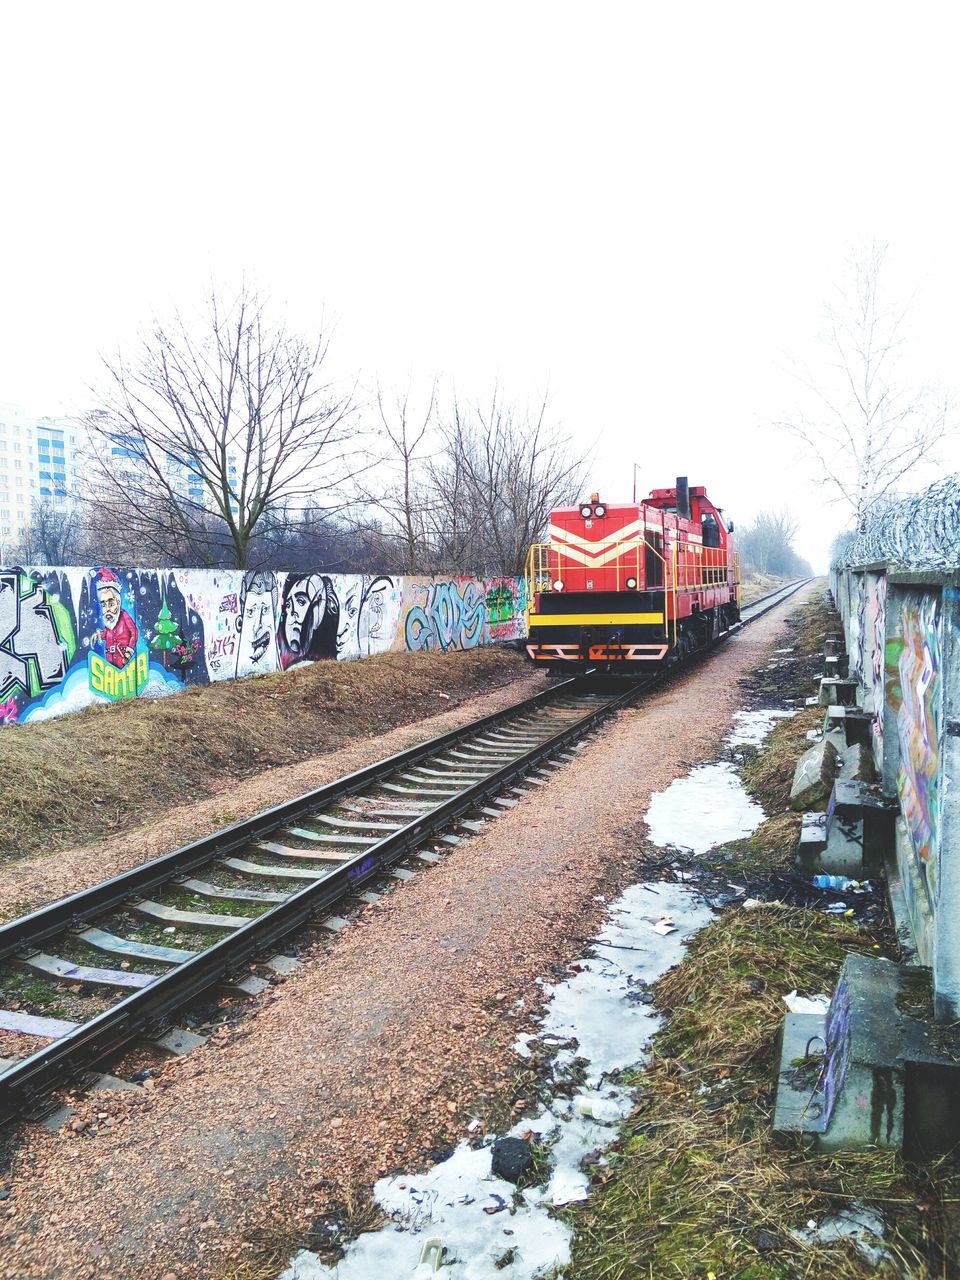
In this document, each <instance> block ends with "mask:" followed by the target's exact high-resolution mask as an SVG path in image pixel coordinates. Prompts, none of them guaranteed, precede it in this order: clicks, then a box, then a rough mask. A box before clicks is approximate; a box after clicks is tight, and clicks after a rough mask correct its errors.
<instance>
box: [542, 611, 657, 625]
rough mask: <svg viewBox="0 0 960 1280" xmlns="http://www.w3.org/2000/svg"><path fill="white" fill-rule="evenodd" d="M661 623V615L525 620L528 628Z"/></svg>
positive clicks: (577, 615) (553, 616) (551, 615)
mask: <svg viewBox="0 0 960 1280" xmlns="http://www.w3.org/2000/svg"><path fill="white" fill-rule="evenodd" d="M662 622H663V614H662V613H531V614H530V616H529V617H528V618H527V626H528V627H586V626H594V625H595V626H600V627H616V626H619V625H620V624H621V623H628V624H630V625H637V624H639V625H640V626H653V625H656V624H657V623H662Z"/></svg>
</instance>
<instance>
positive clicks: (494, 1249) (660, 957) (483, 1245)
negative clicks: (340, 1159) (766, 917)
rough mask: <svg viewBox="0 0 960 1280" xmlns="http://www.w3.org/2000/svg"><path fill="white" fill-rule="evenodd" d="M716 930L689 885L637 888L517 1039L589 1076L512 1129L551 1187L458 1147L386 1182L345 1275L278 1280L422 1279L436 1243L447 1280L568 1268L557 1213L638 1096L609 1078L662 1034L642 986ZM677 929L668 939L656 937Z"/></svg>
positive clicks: (558, 1070)
mask: <svg viewBox="0 0 960 1280" xmlns="http://www.w3.org/2000/svg"><path fill="white" fill-rule="evenodd" d="M713 842H714V843H715V842H716V837H714V841H713ZM710 919H711V913H710V910H709V908H707V907H706V906H704V905H703V904H702V903H701V902H700V901H699V900H698V899H697V897H696V895H695V894H694V893H693V892H692V891H691V890H690V889H688V888H687V887H686V886H684V885H677V884H663V883H657V884H651V885H633V886H632V887H631V888H629V889H628V890H627V891H626V892H625V893H624V894H623V895H622V896H621V897H620V898H618V899H617V901H616V902H614V903H613V904H612V906H611V908H610V914H609V916H608V918H607V922H606V924H605V925H604V927H603V929H602V931H601V933H600V934H599V936H598V938H597V939H596V941H595V942H594V943H593V944H592V945H591V955H590V956H589V957H588V958H587V959H585V960H583V961H581V964H582V966H583V968H582V971H581V972H579V973H576V974H574V975H573V976H572V977H570V978H569V979H567V980H566V981H564V982H561V983H559V984H557V985H555V986H551V987H550V988H549V991H550V992H551V994H552V996H553V999H552V1000H551V1001H550V1003H549V1004H548V1005H547V1006H546V1010H545V1013H544V1016H543V1020H542V1022H541V1025H540V1031H539V1032H538V1033H537V1035H536V1036H535V1037H530V1036H523V1037H521V1039H520V1040H519V1041H518V1043H517V1046H516V1047H517V1052H518V1053H519V1054H520V1055H521V1056H528V1055H529V1052H530V1050H529V1047H528V1045H529V1044H530V1043H531V1041H532V1040H535V1041H536V1042H537V1043H538V1047H539V1048H540V1050H541V1052H549V1051H550V1050H551V1049H554V1050H555V1052H554V1056H553V1059H552V1070H553V1076H554V1078H555V1079H557V1080H560V1079H562V1078H563V1077H564V1076H565V1075H567V1074H568V1073H569V1070H570V1068H571V1065H572V1064H573V1061H574V1059H575V1058H579V1059H581V1060H582V1059H586V1062H587V1067H586V1079H585V1080H584V1082H583V1084H582V1085H580V1086H579V1089H578V1092H577V1094H576V1096H575V1097H574V1098H572V1099H571V1098H569V1097H565V1096H558V1097H556V1098H555V1099H554V1100H553V1102H552V1103H551V1105H550V1106H549V1108H547V1109H545V1110H543V1111H541V1112H540V1114H538V1115H537V1116H535V1117H534V1118H532V1119H530V1118H525V1119H522V1120H520V1121H518V1122H517V1124H516V1125H515V1126H514V1127H513V1129H511V1130H510V1135H509V1136H513V1137H519V1136H522V1135H524V1134H527V1133H529V1132H530V1131H532V1132H533V1133H534V1134H537V1135H539V1136H540V1141H541V1142H542V1144H543V1145H544V1146H547V1147H548V1148H549V1153H550V1161H551V1164H552V1169H551V1173H550V1177H549V1180H548V1181H547V1182H546V1184H545V1185H544V1186H541V1187H531V1188H528V1189H527V1190H525V1191H518V1190H517V1188H516V1187H515V1186H513V1185H512V1183H509V1182H505V1181H503V1180H502V1179H501V1178H497V1177H494V1176H493V1175H492V1174H491V1172H490V1148H489V1147H480V1148H477V1149H472V1148H471V1147H470V1146H468V1145H467V1143H465V1142H462V1143H461V1144H460V1145H459V1146H458V1147H457V1149H456V1150H455V1151H454V1153H453V1155H451V1156H450V1157H449V1159H447V1160H444V1161H443V1162H442V1163H441V1164H438V1165H435V1166H434V1167H433V1169H431V1170H430V1171H429V1172H428V1173H425V1174H417V1175H411V1176H408V1177H399V1178H382V1179H381V1180H380V1181H379V1182H378V1183H377V1184H376V1187H375V1188H374V1194H375V1196H376V1199H377V1203H378V1204H379V1205H380V1207H381V1208H382V1209H383V1211H384V1212H385V1213H386V1214H388V1215H389V1216H390V1219H391V1220H390V1222H389V1223H388V1224H387V1225H386V1226H385V1227H383V1228H382V1229H381V1230H380V1231H375V1232H370V1233H368V1234H367V1235H363V1236H360V1237H359V1239H357V1240H355V1241H354V1242H353V1243H352V1244H351V1245H350V1246H349V1247H348V1249H347V1251H346V1253H345V1255H344V1257H343V1258H342V1259H341V1261H340V1262H339V1263H338V1264H336V1265H334V1266H332V1267H328V1266H326V1265H324V1263H322V1262H321V1261H320V1260H319V1258H317V1256H316V1255H315V1254H313V1253H310V1252H308V1251H302V1252H300V1253H298V1254H297V1256H296V1257H295V1258H294V1259H293V1262H292V1263H291V1265H290V1266H289V1267H288V1268H287V1270H286V1271H285V1272H284V1273H283V1275H282V1277H281V1280H370V1278H371V1277H375V1276H376V1277H383V1280H414V1278H415V1280H421V1277H428V1276H432V1275H433V1274H434V1271H433V1264H432V1263H431V1262H426V1263H424V1264H423V1265H422V1266H420V1265H418V1264H419V1263H420V1255H421V1251H422V1250H423V1249H424V1246H425V1245H426V1244H427V1242H428V1241H430V1240H432V1239H435V1238H437V1237H439V1238H441V1239H442V1242H443V1247H444V1248H445V1250H446V1252H445V1254H444V1256H443V1266H442V1268H441V1270H440V1271H439V1275H441V1276H443V1277H449V1280H501V1278H504V1277H505V1278H508V1280H538V1278H539V1277H543V1276H546V1275H549V1274H550V1273H551V1271H552V1270H553V1268H555V1267H557V1266H562V1265H564V1264H566V1263H567V1262H569V1260H570V1240H571V1232H570V1230H569V1228H568V1227H567V1226H566V1225H565V1224H563V1223H561V1222H559V1221H557V1220H556V1219H555V1218H554V1217H552V1216H551V1214H550V1209H551V1208H552V1207H553V1206H557V1205H564V1204H570V1203H571V1202H573V1201H576V1200H583V1199H585V1198H586V1196H587V1194H588V1192H589V1187H590V1182H589V1178H588V1177H587V1175H586V1174H585V1173H584V1172H583V1170H582V1169H581V1163H582V1161H583V1159H584V1157H585V1156H588V1155H590V1154H592V1153H594V1152H596V1151H600V1150H602V1149H603V1148H604V1147H605V1146H606V1144H607V1143H608V1142H609V1141H611V1140H612V1139H613V1137H614V1135H615V1132H616V1130H615V1129H614V1128H611V1127H610V1126H611V1125H615V1124H616V1122H617V1121H619V1120H620V1119H622V1117H623V1116H625V1115H626V1114H627V1112H628V1111H629V1110H630V1106H631V1102H632V1091H631V1090H630V1089H629V1088H628V1087H625V1086H621V1085H615V1084H611V1083H610V1082H609V1080H608V1078H607V1077H608V1076H609V1075H610V1074H611V1073H612V1072H616V1071H619V1070H622V1069H623V1068H625V1067H629V1066H633V1065H634V1064H635V1063H637V1062H639V1061H641V1060H642V1058H643V1055H644V1052H645V1050H646V1048H647V1046H648V1044H649V1042H650V1038H651V1036H652V1035H653V1033H654V1031H656V1029H657V1027H658V1026H659V1017H658V1016H657V1014H655V1013H654V1012H653V1011H652V1010H651V1009H650V1008H649V1007H648V1006H647V1005H646V1004H645V1003H644V995H645V993H646V990H647V986H648V984H650V983H653V982H656V980H657V979H658V978H659V977H660V976H661V974H663V973H665V972H666V970H667V969H669V968H670V967H671V966H672V965H675V964H676V963H677V962H678V961H679V960H680V958H681V955H682V952H683V948H684V945H685V942H686V940H687V939H688V938H689V937H690V936H691V935H692V934H694V933H696V932H697V930H698V929H701V928H703V926H704V925H705V924H707V923H708V922H709V920H710ZM670 925H672V926H673V927H674V931H673V932H660V931H659V930H666V929H667V928H668V927H669V926H670Z"/></svg>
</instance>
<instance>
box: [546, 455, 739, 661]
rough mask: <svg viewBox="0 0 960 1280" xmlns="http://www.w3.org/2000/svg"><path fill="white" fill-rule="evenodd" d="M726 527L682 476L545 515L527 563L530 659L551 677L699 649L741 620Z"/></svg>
mask: <svg viewBox="0 0 960 1280" xmlns="http://www.w3.org/2000/svg"><path fill="white" fill-rule="evenodd" d="M730 535H731V530H730V529H729V527H728V525H727V524H726V522H725V521H724V519H723V513H722V511H721V509H720V508H718V507H716V506H714V504H713V503H712V502H711V501H710V499H709V498H708V497H707V493H706V490H705V489H704V488H703V487H697V488H690V487H689V486H688V485H687V482H686V479H685V477H682V476H681V477H679V478H678V480H677V483H676V485H675V486H674V487H673V488H670V489H654V490H652V492H651V493H650V495H649V497H648V498H646V499H645V500H644V501H643V502H640V503H637V502H633V503H608V502H605V501H603V500H601V498H600V496H599V494H597V493H593V494H591V495H590V498H589V500H588V501H584V502H581V503H579V504H578V505H577V506H575V507H562V508H558V509H557V510H555V511H554V512H553V513H552V514H551V517H550V528H549V538H550V540H549V542H546V543H540V544H537V545H535V546H534V547H532V548H531V550H530V557H529V560H528V565H527V601H528V604H527V628H528V642H527V655H528V657H529V658H530V659H531V660H532V661H534V662H536V663H538V664H541V663H542V664H546V665H547V667H548V668H549V669H550V670H551V671H563V672H568V673H569V672H572V671H574V670H586V669H588V668H597V667H600V668H603V669H614V668H615V669H617V670H621V671H622V670H624V669H626V668H628V667H638V666H639V665H640V664H644V665H647V664H650V663H658V662H663V661H668V660H671V659H673V658H676V657H679V656H682V655H683V654H685V653H689V652H691V651H692V650H693V649H695V648H698V647H702V645H704V644H706V643H709V641H710V640H711V639H714V638H716V637H717V636H718V635H720V634H721V633H722V631H724V630H726V629H728V628H729V627H730V626H732V625H734V624H735V623H736V621H738V619H739V578H740V575H739V567H738V562H737V558H736V554H735V551H734V548H733V541H732V538H731V536H730Z"/></svg>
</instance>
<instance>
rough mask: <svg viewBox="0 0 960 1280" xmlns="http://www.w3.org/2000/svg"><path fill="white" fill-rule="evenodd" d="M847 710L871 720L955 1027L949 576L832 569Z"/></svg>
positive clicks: (957, 697)
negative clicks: (850, 689)
mask: <svg viewBox="0 0 960 1280" xmlns="http://www.w3.org/2000/svg"><path fill="white" fill-rule="evenodd" d="M831 586H832V588H833V593H834V599H835V600H836V603H837V607H838V609H839V610H840V614H841V617H842V619H843V625H844V631H845V636H846V643H847V653H848V655H849V660H850V675H851V676H852V677H855V678H856V679H857V681H858V695H857V701H858V703H859V705H860V706H861V707H862V708H863V709H864V710H867V711H869V712H870V713H871V715H872V726H871V728H872V746H873V753H874V761H875V763H876V767H877V772H878V774H879V776H880V778H881V779H882V785H883V790H884V793H885V794H886V795H887V797H889V798H891V799H896V800H897V801H898V802H899V806H900V817H899V819H898V821H897V839H896V861H897V868H898V871H899V875H900V879H901V881H902V887H903V895H904V900H905V903H906V909H907V914H908V917H909V921H910V926H911V930H912V933H913V939H914V943H915V946H916V950H917V957H918V959H919V960H920V962H921V963H923V964H928V965H930V966H932V968H933V974H934V998H935V1007H936V1012H937V1016H938V1018H940V1019H943V1020H955V1019H957V1018H958V1017H960V839H958V837H960V792H958V791H957V790H956V780H957V778H958V777H960V775H958V772H957V769H958V765H960V572H958V571H957V570H939V571H938V570H926V571H924V570H903V569H898V568H895V567H892V566H887V565H883V564H869V565H861V566H847V567H842V568H835V569H834V570H833V571H832V573H831ZM951 787H952V788H953V789H952V790H951Z"/></svg>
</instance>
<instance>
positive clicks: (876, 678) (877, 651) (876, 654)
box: [870, 574, 887, 767]
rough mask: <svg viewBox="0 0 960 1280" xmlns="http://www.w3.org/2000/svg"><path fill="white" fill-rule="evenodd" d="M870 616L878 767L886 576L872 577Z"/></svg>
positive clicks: (880, 758) (874, 728)
mask: <svg viewBox="0 0 960 1280" xmlns="http://www.w3.org/2000/svg"><path fill="white" fill-rule="evenodd" d="M870 615H871V622H872V624H873V645H872V647H871V651H870V652H871V658H872V662H871V671H870V678H871V687H872V692H873V720H872V722H871V732H872V737H873V758H874V761H875V762H876V764H877V766H878V767H881V766H882V761H883V699H884V687H885V683H886V680H885V674H884V645H885V643H886V629H887V576H886V574H877V575H875V576H873V590H872V591H871V593H870Z"/></svg>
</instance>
